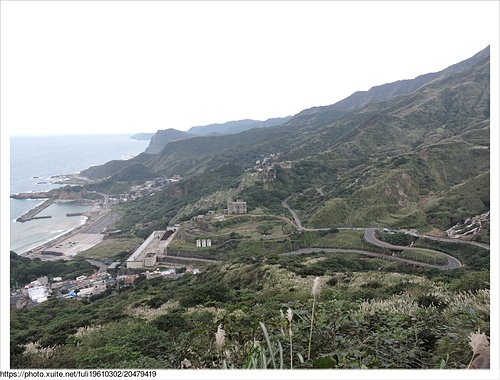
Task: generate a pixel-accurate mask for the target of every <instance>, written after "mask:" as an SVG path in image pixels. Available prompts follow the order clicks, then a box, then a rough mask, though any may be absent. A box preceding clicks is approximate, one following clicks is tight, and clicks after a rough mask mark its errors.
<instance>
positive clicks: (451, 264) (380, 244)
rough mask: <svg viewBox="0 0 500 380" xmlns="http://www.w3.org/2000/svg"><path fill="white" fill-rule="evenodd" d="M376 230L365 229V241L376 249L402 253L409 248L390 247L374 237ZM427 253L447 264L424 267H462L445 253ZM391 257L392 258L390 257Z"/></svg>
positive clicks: (455, 259)
mask: <svg viewBox="0 0 500 380" xmlns="http://www.w3.org/2000/svg"><path fill="white" fill-rule="evenodd" d="M377 230H378V228H365V236H364V237H365V240H366V241H367V242H368V243H370V244H373V245H376V246H377V247H382V248H387V249H390V250H393V251H404V250H406V249H409V248H410V247H405V246H402V245H392V244H390V243H387V242H385V241H381V240H379V239H377V238H376V237H375V232H376V231H377ZM426 249H427V248H426ZM427 250H428V251H432V252H434V253H435V254H437V255H440V256H443V257H445V258H446V259H447V260H448V264H447V265H444V266H439V265H426V266H430V267H432V268H439V269H457V268H460V267H461V266H462V263H461V262H460V260H458V259H457V258H455V257H453V256H451V255H448V254H447V253H444V252H441V251H435V250H433V249H427ZM391 257H392V256H391ZM392 258H395V257H392ZM403 261H408V260H403ZM414 263H415V262H414Z"/></svg>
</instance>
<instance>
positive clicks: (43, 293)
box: [28, 286, 49, 303]
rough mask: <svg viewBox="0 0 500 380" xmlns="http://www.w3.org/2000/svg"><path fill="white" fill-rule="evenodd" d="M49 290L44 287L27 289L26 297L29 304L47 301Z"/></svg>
mask: <svg viewBox="0 0 500 380" xmlns="http://www.w3.org/2000/svg"><path fill="white" fill-rule="evenodd" d="M48 296H49V290H48V289H47V288H46V287H45V286H36V287H33V288H30V289H28V297H29V299H30V301H31V302H35V303H41V302H44V301H47V297H48Z"/></svg>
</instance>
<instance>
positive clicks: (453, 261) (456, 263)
mask: <svg viewBox="0 0 500 380" xmlns="http://www.w3.org/2000/svg"><path fill="white" fill-rule="evenodd" d="M290 197H291V195H290V196H289V197H288V198H286V199H285V200H284V201H283V202H282V203H281V204H282V206H283V207H285V208H286V209H287V210H288V211H290V213H291V214H292V217H293V220H294V221H295V225H296V227H297V229H298V230H299V231H329V230H331V228H306V227H304V226H303V225H302V223H301V222H300V219H299V217H298V215H297V213H296V212H295V210H293V209H292V208H290V206H289V205H288V203H287V201H288V199H290ZM337 229H339V230H358V231H364V239H365V240H366V241H367V242H368V243H370V244H373V245H375V246H377V247H381V248H385V249H389V250H392V251H404V250H407V249H409V248H410V247H405V246H400V245H393V244H390V243H387V242H384V241H381V240H379V239H377V237H376V236H375V232H376V231H377V230H378V228H376V227H370V228H358V227H341V228H337ZM405 233H408V232H405ZM412 235H413V236H416V237H421V238H426V239H431V240H436V241H443V242H451V243H459V244H470V245H475V246H478V247H481V248H484V249H488V250H489V249H490V247H489V245H486V244H481V243H477V242H470V241H462V240H460V241H457V240H455V239H447V238H438V237H433V236H426V235H419V234H414V233H412ZM427 250H428V251H432V252H433V253H435V254H436V255H439V256H441V257H444V258H446V260H447V264H446V265H433V264H428V263H423V262H419V261H414V260H408V259H403V258H400V257H397V256H389V255H385V254H382V253H377V252H369V251H364V250H358V249H344V248H342V249H341V248H314V247H311V248H303V249H299V250H297V251H293V252H287V253H284V254H283V255H300V254H310V253H318V252H326V253H344V252H350V253H357V254H360V255H365V256H371V257H381V258H384V259H389V260H396V261H402V262H405V263H408V264H413V265H419V266H423V267H428V268H435V269H440V270H450V269H458V268H460V267H462V263H461V262H460V260H458V259H457V258H455V257H453V256H451V255H449V254H447V253H444V252H441V251H436V250H432V249H427Z"/></svg>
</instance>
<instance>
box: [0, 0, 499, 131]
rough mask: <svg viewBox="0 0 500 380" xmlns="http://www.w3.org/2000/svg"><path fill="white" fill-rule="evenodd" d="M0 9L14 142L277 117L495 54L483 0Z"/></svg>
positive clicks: (493, 22) (6, 103)
mask: <svg viewBox="0 0 500 380" xmlns="http://www.w3.org/2000/svg"><path fill="white" fill-rule="evenodd" d="M1 7H2V9H1V11H2V12H1V91H2V93H1V95H2V97H1V102H2V104H1V112H2V114H1V123H2V130H3V132H8V133H9V132H10V134H16V135H19V134H37V135H38V134H82V133H131V132H153V131H156V130H158V129H166V128H176V129H181V130H186V129H188V128H189V127H191V126H195V125H204V124H209V123H215V122H225V121H229V120H237V119H244V118H253V119H261V120H262V119H267V118H270V117H278V116H286V115H291V114H295V113H297V112H299V111H301V110H302V109H305V108H308V107H312V106H318V105H327V104H333V103H335V102H336V101H338V100H341V99H343V98H345V97H346V96H348V95H350V94H351V93H353V92H354V91H357V90H368V89H369V88H370V87H371V86H374V85H379V84H383V83H387V82H391V81H395V80H399V79H409V78H413V77H415V76H417V75H420V74H424V73H427V72H432V71H438V70H441V69H443V68H445V67H447V66H449V65H451V64H453V63H456V62H458V61H460V60H463V59H466V58H468V57H470V56H472V55H473V54H475V53H476V52H478V51H480V50H481V49H483V48H484V47H486V46H487V45H488V44H492V49H493V48H496V49H498V44H497V39H498V37H497V36H498V13H499V11H498V2H491V1H490V2H484V3H480V2H477V1H476V2H448V1H447V2H443V3H436V2H415V3H412V2H386V3H378V2H376V3H374V2H369V3H364V2H350V3H342V2H318V3H311V2H307V3H306V2H291V3H285V2H277V3H267V2H249V3H244V2H236V3H228V2H222V3H208V4H207V3H205V2H203V3H198V2H187V3H174V2H158V1H155V2H147V3H145V2H130V1H127V2H115V1H113V2H97V1H89V2H73V1H71V2H59V1H58V2H40V1H37V2H26V1H24V2H2V4H1Z"/></svg>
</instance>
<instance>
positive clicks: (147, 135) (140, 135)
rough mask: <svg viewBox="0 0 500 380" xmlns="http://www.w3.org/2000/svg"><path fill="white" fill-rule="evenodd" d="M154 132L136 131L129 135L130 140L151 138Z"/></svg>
mask: <svg viewBox="0 0 500 380" xmlns="http://www.w3.org/2000/svg"><path fill="white" fill-rule="evenodd" d="M153 135H154V133H136V134H135V135H132V136H130V138H131V139H132V140H145V141H147V140H151V137H153Z"/></svg>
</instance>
